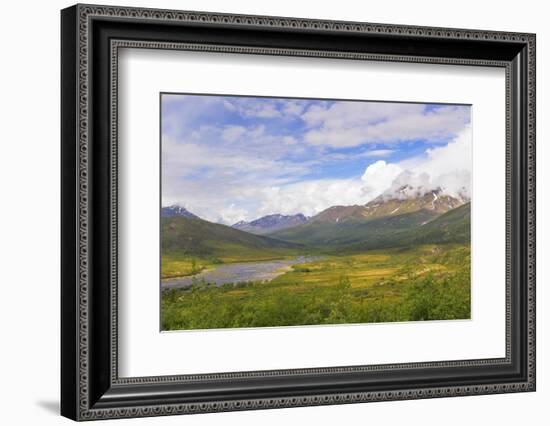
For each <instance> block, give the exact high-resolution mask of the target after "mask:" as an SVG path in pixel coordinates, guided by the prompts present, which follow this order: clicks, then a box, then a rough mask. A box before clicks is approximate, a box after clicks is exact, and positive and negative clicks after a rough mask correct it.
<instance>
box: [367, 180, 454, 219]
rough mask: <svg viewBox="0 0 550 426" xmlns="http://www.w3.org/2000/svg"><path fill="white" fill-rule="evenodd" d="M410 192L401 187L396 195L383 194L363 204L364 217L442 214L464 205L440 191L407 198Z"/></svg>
mask: <svg viewBox="0 0 550 426" xmlns="http://www.w3.org/2000/svg"><path fill="white" fill-rule="evenodd" d="M411 191H412V188H411V187H408V186H403V187H401V188H400V189H399V190H398V191H397V194H393V195H387V194H386V195H385V194H383V195H380V196H378V197H376V198H375V199H374V200H372V201H370V202H369V203H367V204H365V210H366V211H365V214H364V217H366V218H375V217H383V216H391V215H397V214H403V213H411V212H415V211H418V210H430V211H434V212H436V213H438V214H442V213H445V212H448V211H449V210H452V209H455V208H457V207H459V206H461V205H462V204H464V201H463V200H460V199H458V198H454V197H451V196H450V195H446V194H443V193H442V191H441V189H436V190H432V191H428V192H426V193H424V194H422V195H418V196H413V197H411V196H407V194H409V193H410V192H411Z"/></svg>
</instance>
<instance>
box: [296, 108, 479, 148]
mask: <svg viewBox="0 0 550 426" xmlns="http://www.w3.org/2000/svg"><path fill="white" fill-rule="evenodd" d="M469 114H470V113H469V108H465V107H462V106H444V107H443V106H442V107H437V108H432V109H428V108H427V107H426V106H425V105H422V104H395V103H375V102H372V103H364V104H358V105H356V104H354V103H352V102H343V103H335V104H332V105H329V106H323V105H313V106H312V107H310V108H309V109H308V111H307V112H306V113H305V114H303V119H304V120H305V122H306V123H307V124H308V125H309V126H310V130H309V131H308V132H307V133H306V134H305V137H304V140H305V141H306V142H307V143H310V144H312V145H326V146H330V147H340V148H342V147H353V146H358V145H362V144H367V143H392V144H394V143H398V142H402V141H406V140H415V139H424V140H437V139H444V138H449V137H452V136H454V135H455V134H456V133H457V132H458V131H460V130H461V129H462V128H463V127H464V125H465V124H467V123H469V121H470V115H469Z"/></svg>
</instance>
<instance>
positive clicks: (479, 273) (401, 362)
mask: <svg viewBox="0 0 550 426" xmlns="http://www.w3.org/2000/svg"><path fill="white" fill-rule="evenodd" d="M61 30H62V31H61V35H62V37H61V49H62V75H61V79H62V80H61V81H62V93H61V98H62V123H61V127H62V141H61V142H62V153H61V157H62V185H61V187H62V188H61V189H62V283H61V287H62V288H61V307H62V312H61V316H62V329H61V334H62V359H61V365H62V376H61V384H62V389H61V412H62V414H63V415H64V416H66V417H69V418H71V419H74V420H93V419H105V418H122V417H141V416H159V415H170V414H188V413H205V412H215V411H230V410H246V409H267V408H280V407H292V406H308V405H321V404H345V403H355V402H369V401H382V400H400V399H417V398H436V397H446V396H466V395H479V394H490V393H504V392H523V391H534V390H535V35H534V34H523V33H522V34H520V33H508V32H506V33H505V32H494V31H479V30H463V29H449V28H426V27H412V26H403V25H387V24H369V23H359V22H336V21H321V20H307V19H295V18H281V17H269V16H243V15H228V14H216V13H203V12H187V11H170V10H155V9H138V8H128V7H104V6H95V5H76V6H73V7H70V8H67V9H64V10H63V11H62V12H61Z"/></svg>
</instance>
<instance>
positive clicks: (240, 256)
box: [161, 250, 296, 279]
mask: <svg viewBox="0 0 550 426" xmlns="http://www.w3.org/2000/svg"><path fill="white" fill-rule="evenodd" d="M294 257H296V254H295V253H294V252H293V251H289V250H281V251H273V250H269V251H268V250H265V251H264V250H256V251H246V252H243V251H238V250H228V251H227V253H224V254H223V255H222V256H219V257H208V258H203V257H198V256H189V255H186V254H182V253H163V254H162V256H161V278H162V279H170V278H180V277H187V276H191V275H196V274H198V273H200V272H203V271H204V270H207V269H212V268H215V267H216V265H220V264H223V263H240V262H265V261H269V260H279V259H290V258H294Z"/></svg>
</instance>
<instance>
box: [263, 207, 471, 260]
mask: <svg viewBox="0 0 550 426" xmlns="http://www.w3.org/2000/svg"><path fill="white" fill-rule="evenodd" d="M270 236H272V237H274V238H277V239H281V240H285V241H290V242H295V243H301V244H306V245H309V246H322V247H331V246H332V247H341V248H342V249H345V250H360V249H375V248H386V247H399V246H410V245H416V244H429V243H467V242H469V241H470V203H466V204H464V205H462V206H460V207H457V208H455V209H453V210H450V211H448V212H446V213H444V214H442V215H439V214H438V213H437V212H436V211H433V210H425V209H423V210H418V211H416V212H412V213H405V214H401V215H396V216H386V217H381V218H374V219H371V220H367V221H363V222H358V221H352V220H349V221H344V222H339V223H326V222H311V223H308V224H306V225H302V226H298V227H295V228H290V229H287V230H283V231H279V232H274V233H272V234H270Z"/></svg>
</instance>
